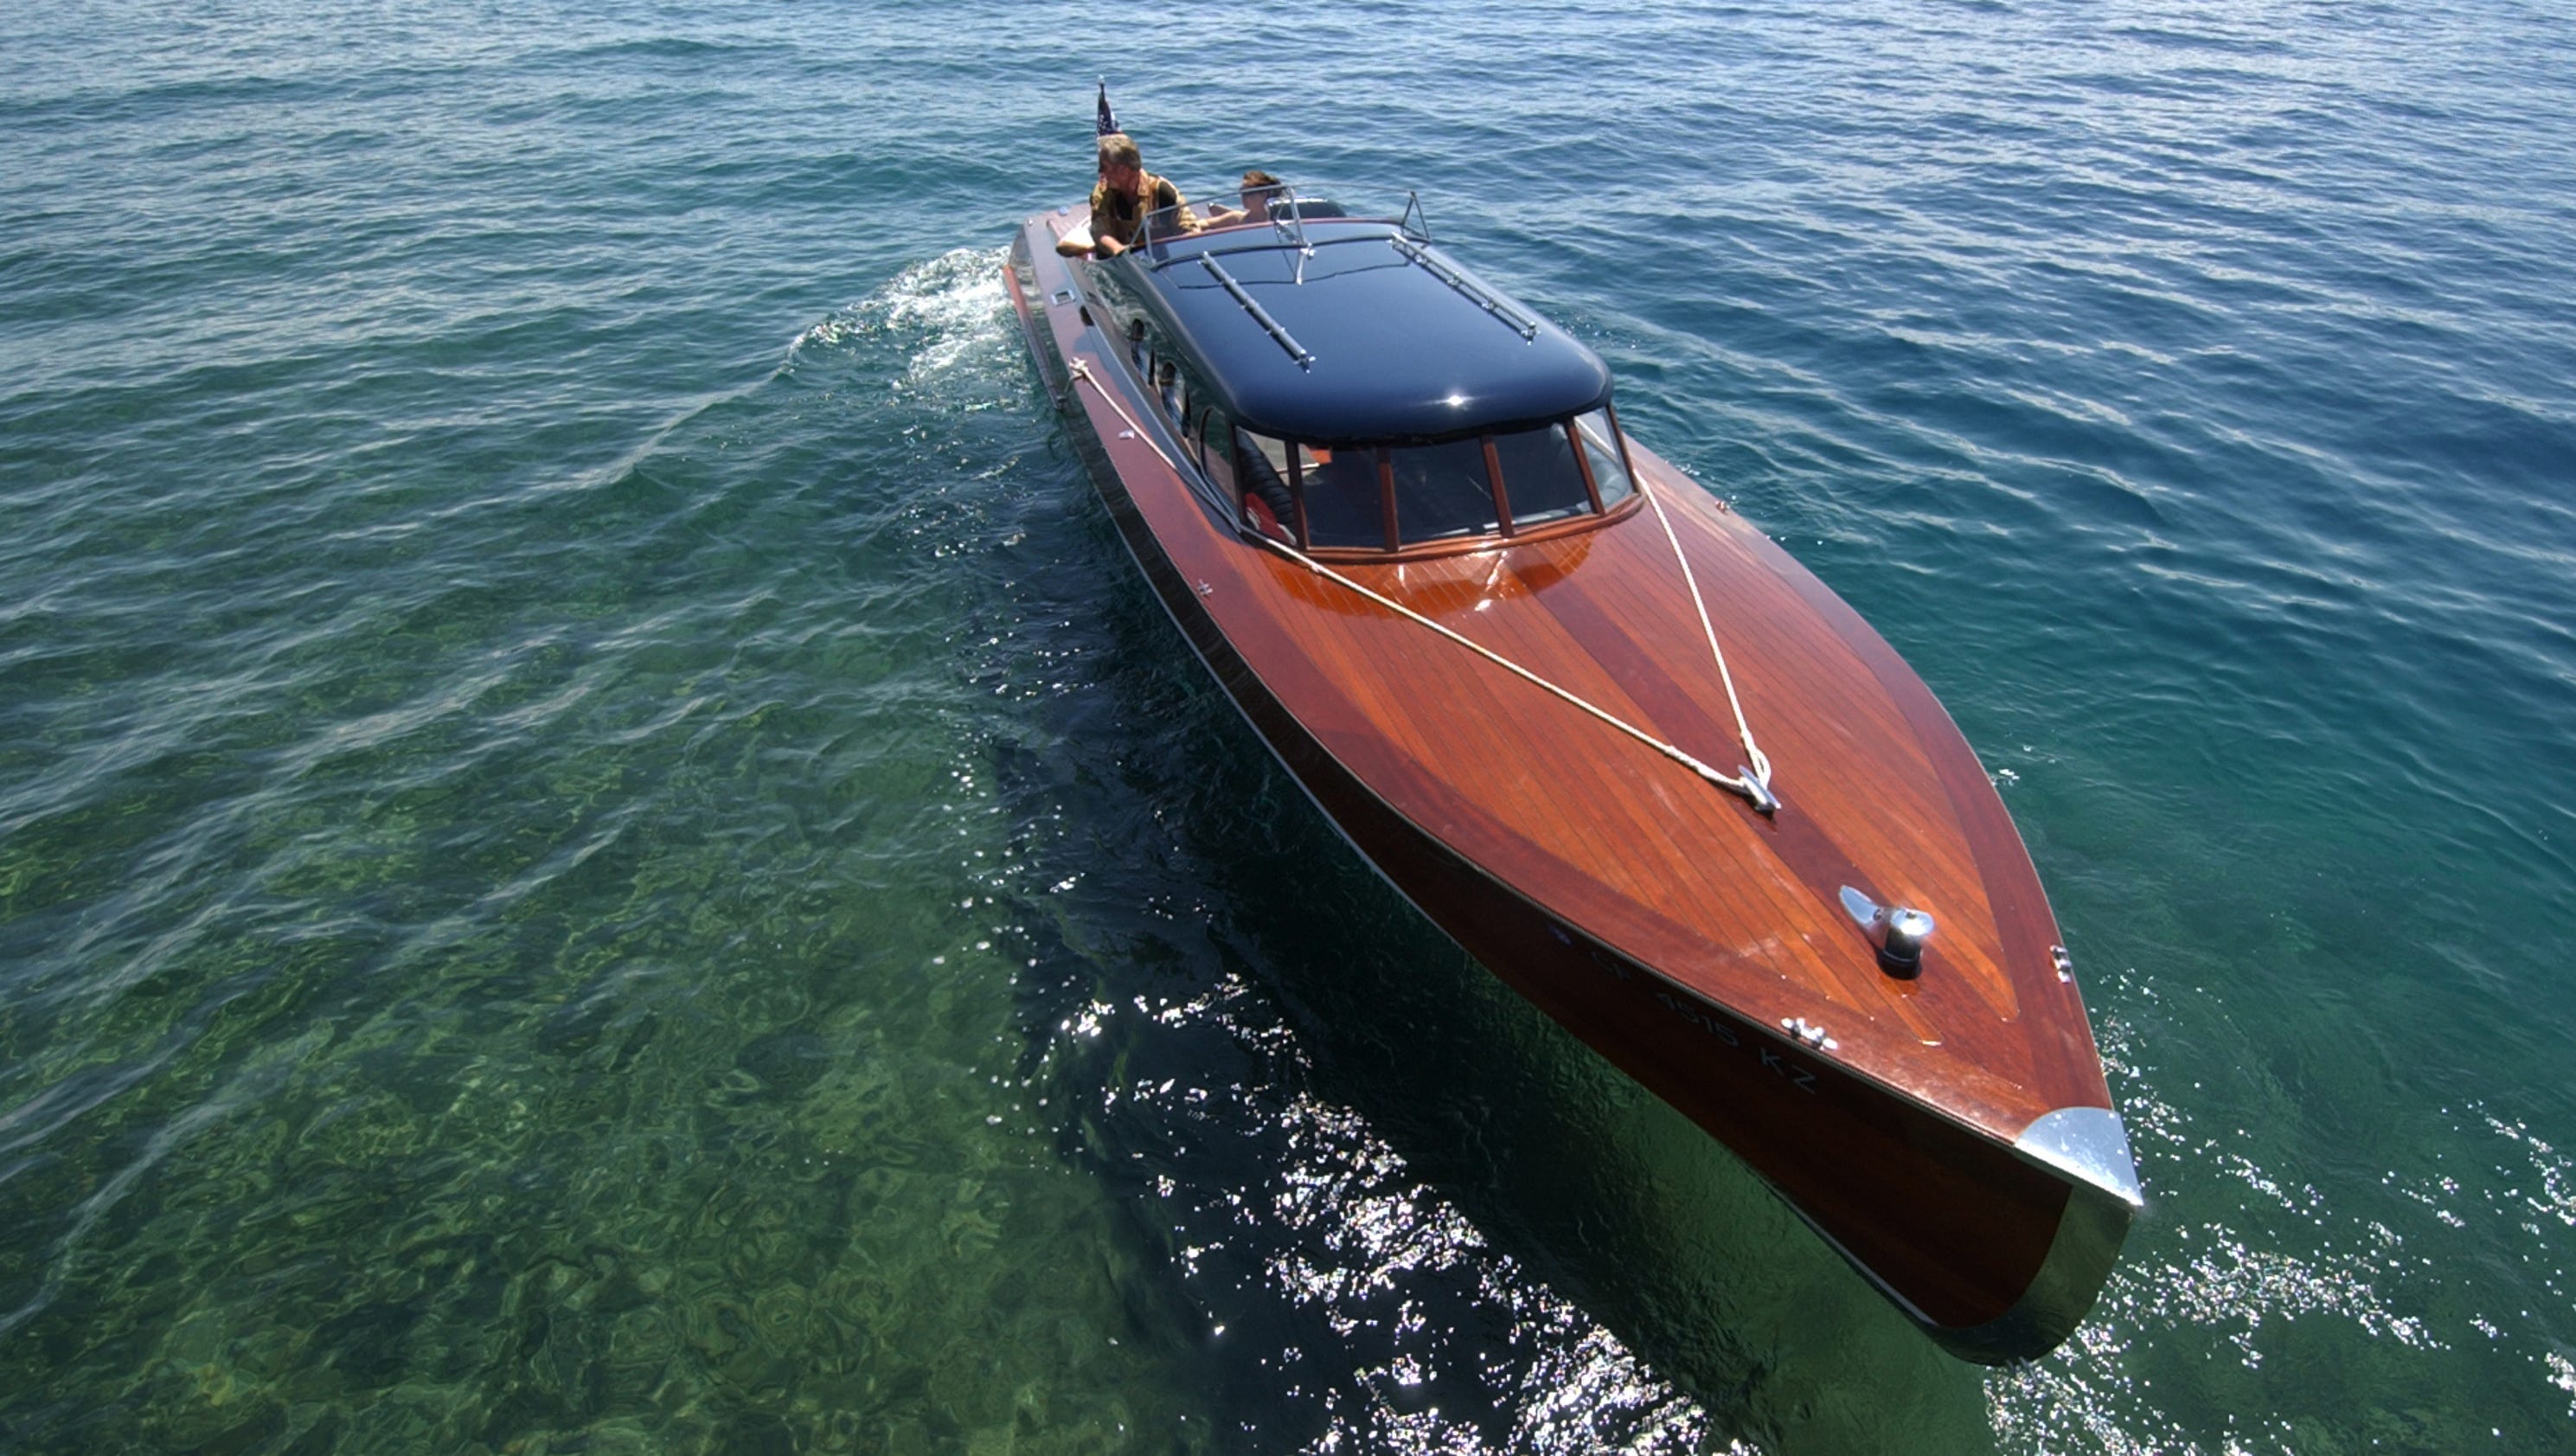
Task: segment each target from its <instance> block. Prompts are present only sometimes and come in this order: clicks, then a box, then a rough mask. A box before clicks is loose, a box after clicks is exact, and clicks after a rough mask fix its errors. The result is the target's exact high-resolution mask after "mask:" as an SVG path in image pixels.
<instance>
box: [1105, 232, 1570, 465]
mask: <svg viewBox="0 0 2576 1456" xmlns="http://www.w3.org/2000/svg"><path fill="white" fill-rule="evenodd" d="M1305 239H1306V242H1307V243H1308V244H1309V245H1310V246H1311V247H1312V250H1313V251H1312V253H1311V255H1302V254H1301V250H1300V249H1299V248H1298V247H1297V246H1296V244H1295V243H1294V242H1293V241H1288V240H1286V239H1284V238H1283V237H1282V235H1281V234H1280V233H1279V232H1277V231H1275V230H1273V229H1272V228H1270V227H1268V226H1253V227H1237V228H1228V229H1219V230H1215V231H1210V232H1205V233H1197V234H1184V235H1181V236H1177V237H1171V238H1167V239H1162V240H1158V241H1156V242H1155V243H1154V244H1153V245H1152V246H1151V247H1149V248H1146V249H1140V250H1138V251H1136V252H1132V253H1129V254H1127V255H1125V256H1124V257H1122V258H1120V259H1119V260H1118V261H1117V262H1116V263H1113V264H1111V265H1109V266H1110V267H1111V268H1112V269H1113V270H1114V271H1115V272H1116V273H1117V274H1121V275H1124V276H1123V279H1122V281H1124V282H1126V283H1128V284H1129V285H1130V286H1131V287H1133V286H1135V285H1137V284H1139V283H1141V284H1142V285H1143V286H1144V292H1145V293H1146V294H1147V295H1148V296H1149V297H1150V298H1151V299H1152V300H1153V304H1154V311H1155V312H1156V313H1157V314H1158V315H1160V321H1161V322H1162V324H1163V326H1164V328H1165V329H1166V330H1167V331H1168V332H1169V333H1170V335H1171V336H1172V339H1173V341H1174V343H1175V345H1176V346H1177V347H1178V349H1179V350H1180V351H1181V352H1182V353H1183V354H1184V355H1185V356H1186V357H1188V358H1189V359H1190V360H1191V361H1192V362H1193V363H1194V364H1195V365H1196V366H1197V370H1198V372H1199V373H1200V374H1201V375H1202V376H1203V380H1204V383H1205V384H1206V385H1207V386H1208V388H1209V389H1210V390H1211V391H1213V392H1214V393H1215V394H1216V395H1217V396H1218V397H1219V398H1220V400H1221V401H1222V402H1223V404H1224V405H1225V408H1226V412H1227V413H1228V414H1229V415H1231V416H1233V417H1234V420H1235V422H1236V423H1237V424H1240V425H1242V426H1243V427H1245V428H1246V429H1251V430H1256V431H1259V432H1262V433H1264V434H1270V435H1276V436H1280V437H1282V438H1286V439H1292V440H1304V441H1309V442H1313V443H1318V444H1377V443H1402V442H1407V441H1412V442H1420V441H1428V440H1435V439H1442V438H1449V437H1455V436H1458V435H1463V434H1471V433H1475V432H1477V431H1481V430H1507V429H1511V428H1514V427H1520V426H1531V425H1537V424H1542V423H1544V422H1547V421H1549V420H1559V419H1564V418H1566V417H1567V416H1569V415H1574V414H1579V413H1581V412H1583V411H1585V410H1590V409H1596V408H1598V407H1600V406H1602V405H1604V404H1607V403H1608V402H1609V399H1610V370H1609V367H1608V366H1607V365H1605V364H1603V363H1602V362H1601V359H1600V356H1599V355H1597V354H1594V353H1593V352H1592V351H1591V350H1590V349H1588V348H1585V347H1584V346H1583V345H1582V344H1580V343H1577V342H1576V341H1575V340H1574V338H1573V337H1572V336H1570V335H1568V334H1567V333H1566V332H1565V331H1564V330H1562V329H1559V328H1557V327H1556V326H1555V325H1553V324H1550V323H1548V322H1547V321H1546V320H1544V319H1541V318H1539V317H1538V316H1537V315H1536V314H1534V313H1531V312H1530V311H1529V310H1527V309H1526V308H1523V307H1521V306H1520V305H1519V304H1517V303H1515V302H1513V301H1512V300H1511V299H1509V298H1508V297H1506V296H1505V295H1504V294H1503V293H1501V291H1500V290H1497V289H1495V288H1493V287H1491V286H1490V285H1488V284H1486V283H1484V282H1483V281H1482V280H1481V279H1478V278H1476V277H1475V276H1474V275H1473V274H1471V273H1469V272H1467V270H1466V269H1464V268H1461V267H1460V266H1458V264H1457V263H1456V262H1455V261H1453V260H1451V259H1450V258H1449V257H1448V256H1447V255H1445V254H1443V253H1441V252H1440V251H1439V250H1438V249H1436V248H1433V247H1430V246H1428V245H1427V244H1425V243H1423V242H1420V241H1418V240H1417V239H1415V238H1413V237H1409V236H1407V235H1405V233H1404V232H1403V230H1402V229H1401V228H1399V227H1398V226H1396V225H1395V224H1391V223H1385V222H1357V221H1352V222H1342V221H1335V222H1318V221H1311V220H1310V221H1308V222H1307V223H1306V224H1305ZM1301 260H1302V263H1303V267H1302V268H1301V267H1300V263H1301ZM1211 264H1213V265H1214V266H1213V267H1211V266H1210V265H1211ZM1274 325H1275V328H1274V327H1273V326H1274ZM1292 343H1293V346H1294V348H1295V349H1296V350H1297V351H1300V352H1302V353H1303V354H1304V355H1305V356H1306V357H1305V358H1303V359H1300V358H1299V357H1297V355H1296V354H1295V353H1292V352H1291V345H1292Z"/></svg>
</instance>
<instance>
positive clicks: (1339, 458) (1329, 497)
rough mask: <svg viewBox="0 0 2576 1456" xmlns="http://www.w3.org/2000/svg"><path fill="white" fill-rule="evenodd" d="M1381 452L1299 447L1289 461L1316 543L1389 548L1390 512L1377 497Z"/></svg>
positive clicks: (1312, 542)
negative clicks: (1387, 545)
mask: <svg viewBox="0 0 2576 1456" xmlns="http://www.w3.org/2000/svg"><path fill="white" fill-rule="evenodd" d="M1377 455H1378V452H1376V451H1375V450H1369V449H1341V450H1330V449H1326V448H1325V447H1323V446H1321V445H1300V446H1298V447H1297V453H1296V455H1295V456H1294V457H1292V460H1291V463H1292V464H1293V465H1294V466H1295V468H1296V470H1297V478H1296V480H1295V482H1294V483H1295V484H1296V485H1297V487H1298V492H1299V495H1300V496H1301V497H1302V501H1301V503H1302V504H1303V505H1304V507H1305V514H1306V540H1307V544H1309V545H1313V546H1375V547H1378V548H1380V549H1384V548H1385V546H1386V513H1385V510H1384V508H1383V507H1382V505H1381V504H1380V502H1379V500H1378V475H1377Z"/></svg>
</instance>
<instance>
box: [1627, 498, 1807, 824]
mask: <svg viewBox="0 0 2576 1456" xmlns="http://www.w3.org/2000/svg"><path fill="white" fill-rule="evenodd" d="M1637 489H1638V490H1640V491H1643V492H1644V493H1645V497H1646V504H1648V505H1650V506H1653V507H1654V508H1655V519H1656V520H1658V521H1661V522H1662V523H1663V527H1664V539H1665V540H1667V541H1669V542H1671V543H1672V546H1673V559H1674V560H1675V561H1678V562H1680V563H1681V564H1682V582H1683V584H1684V585H1686V586H1688V587H1689V588H1690V594H1691V605H1692V606H1694V607H1697V608H1698V609H1699V628H1700V630H1701V631H1702V632H1705V633H1707V634H1708V653H1709V656H1711V657H1714V658H1716V659H1717V680H1718V681H1719V682H1722V683H1724V684H1726V705H1727V706H1728V707H1730V708H1732V709H1734V710H1735V736H1736V741H1738V742H1740V743H1742V744H1743V745H1744V756H1745V757H1746V758H1747V759H1749V760H1751V766H1750V767H1748V768H1746V769H1745V770H1744V773H1745V775H1746V777H1748V778H1751V779H1752V780H1753V781H1754V782H1755V783H1756V784H1757V785H1759V786H1760V788H1761V790H1762V792H1761V794H1760V795H1759V796H1758V797H1756V796H1753V795H1747V797H1748V798H1752V799H1753V801H1754V802H1755V803H1756V804H1759V803H1761V802H1762V801H1763V800H1764V799H1770V800H1771V801H1772V802H1773V803H1774V804H1777V803H1778V802H1779V801H1778V799H1776V798H1775V797H1773V795H1772V793H1771V759H1770V757H1769V756H1768V755H1766V754H1765V753H1763V751H1762V747H1761V745H1760V744H1757V743H1755V742H1754V741H1753V725H1752V724H1750V723H1747V722H1746V721H1745V720H1744V702H1743V700H1742V699H1740V698H1738V697H1737V696H1736V695H1735V674H1733V673H1731V672H1729V671H1727V670H1726V649H1724V648H1722V647H1720V646H1718V645H1717V627H1716V625H1715V624H1714V623H1712V622H1710V621H1709V619H1708V603H1707V602H1706V601H1704V600H1702V599H1701V597H1700V594H1699V578H1698V576H1696V575H1694V574H1693V573H1692V571H1691V564H1690V558H1689V557H1688V556H1685V555H1683V554H1682V538H1681V537H1680V536H1679V535H1677V534H1675V533H1674V531H1673V521H1672V517H1670V516H1667V515H1665V514H1664V503H1663V501H1662V499H1661V498H1659V497H1658V496H1657V495H1656V493H1655V492H1654V491H1652V490H1649V489H1647V487H1646V482H1645V481H1644V479H1642V478H1640V479H1639V480H1638V481H1637ZM1763 812H1765V813H1769V812H1770V811H1769V810H1767V809H1766V810H1764V811H1763Z"/></svg>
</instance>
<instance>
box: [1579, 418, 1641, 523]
mask: <svg viewBox="0 0 2576 1456" xmlns="http://www.w3.org/2000/svg"><path fill="white" fill-rule="evenodd" d="M1574 433H1575V435H1576V436H1577V437H1578V438H1579V439H1581V440H1582V441H1583V462H1584V464H1586V465H1587V466H1589V467H1591V470H1592V488H1593V489H1594V490H1595V491H1597V492H1598V493H1599V494H1600V497H1601V509H1603V510H1605V511H1606V510H1608V509H1610V508H1611V507H1612V506H1615V505H1617V504H1619V502H1621V501H1623V500H1626V499H1627V498H1628V497H1629V496H1631V495H1634V494H1635V493H1636V490H1637V488H1636V487H1635V486H1634V485H1632V484H1630V483H1629V481H1628V452H1627V450H1626V448H1625V447H1624V446H1622V445H1621V444H1620V443H1619V424H1618V421H1616V420H1614V419H1612V418H1611V417H1610V412H1609V411H1608V410H1606V409H1597V410H1594V411H1593V412H1592V413H1590V414H1588V415H1585V416H1583V417H1581V418H1580V419H1577V420H1576V421H1575V422H1574Z"/></svg>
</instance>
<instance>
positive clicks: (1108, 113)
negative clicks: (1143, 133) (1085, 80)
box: [1099, 76, 1118, 136]
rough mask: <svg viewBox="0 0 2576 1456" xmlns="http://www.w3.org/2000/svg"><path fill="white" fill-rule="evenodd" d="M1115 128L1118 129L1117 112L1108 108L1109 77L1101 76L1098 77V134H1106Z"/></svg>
mask: <svg viewBox="0 0 2576 1456" xmlns="http://www.w3.org/2000/svg"><path fill="white" fill-rule="evenodd" d="M1116 130H1118V113H1117V112H1114V111H1112V110H1110V109H1109V78H1108V77H1106V76H1103V77H1101V78H1100V131H1099V135H1101V136H1107V135H1109V134H1110V133H1111V132H1113V131H1116Z"/></svg>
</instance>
